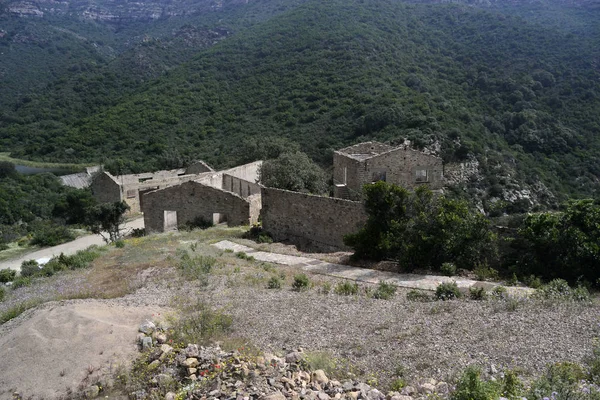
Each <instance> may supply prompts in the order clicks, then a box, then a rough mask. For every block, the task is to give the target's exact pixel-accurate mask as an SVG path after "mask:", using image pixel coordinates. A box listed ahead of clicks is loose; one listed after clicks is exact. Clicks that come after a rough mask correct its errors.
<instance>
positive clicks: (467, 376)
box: [450, 367, 500, 400]
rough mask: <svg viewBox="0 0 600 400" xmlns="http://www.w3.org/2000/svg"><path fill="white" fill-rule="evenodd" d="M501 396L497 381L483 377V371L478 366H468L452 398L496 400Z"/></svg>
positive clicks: (453, 399)
mask: <svg viewBox="0 0 600 400" xmlns="http://www.w3.org/2000/svg"><path fill="white" fill-rule="evenodd" d="M499 397H500V387H499V385H498V384H497V383H495V382H486V381H483V380H482V379H481V371H480V370H479V369H478V368H476V367H467V369H466V370H465V371H464V372H463V374H462V376H461V377H460V379H459V381H458V383H457V385H456V390H455V391H454V392H453V393H452V394H451V395H450V399H451V400H495V399H497V398H499Z"/></svg>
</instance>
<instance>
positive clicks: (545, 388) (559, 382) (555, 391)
mask: <svg viewBox="0 0 600 400" xmlns="http://www.w3.org/2000/svg"><path fill="white" fill-rule="evenodd" d="M585 377H586V374H585V371H584V370H583V368H582V367H581V366H580V365H578V364H574V363H570V362H562V363H556V364H552V365H550V366H549V367H548V368H547V369H546V372H545V373H544V375H542V376H541V377H540V378H538V379H537V380H535V381H534V382H533V383H532V384H531V387H530V388H529V391H528V393H527V396H526V397H527V398H528V399H544V398H556V399H580V398H585V397H584V396H583V393H581V391H580V390H579V388H578V384H579V382H580V381H581V380H582V379H584V378H585Z"/></svg>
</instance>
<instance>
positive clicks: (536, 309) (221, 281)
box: [0, 248, 600, 389]
mask: <svg viewBox="0 0 600 400" xmlns="http://www.w3.org/2000/svg"><path fill="white" fill-rule="evenodd" d="M207 251H211V252H216V250H214V249H209V248H207ZM215 255H217V254H215ZM223 257H228V258H225V260H226V266H225V267H223V268H221V269H219V270H217V271H213V273H211V275H210V283H209V285H208V286H207V287H198V286H194V284H193V283H190V282H183V281H181V280H180V279H176V278H175V277H174V275H167V276H163V275H160V274H159V275H157V277H160V276H163V278H161V279H158V280H157V279H152V278H147V277H146V278H144V274H145V275H152V273H151V271H152V269H147V270H145V271H143V272H141V273H140V275H139V276H141V278H140V279H141V280H142V281H143V282H144V284H143V285H142V286H141V287H140V288H139V289H137V290H136V292H135V293H134V294H131V295H127V296H125V297H123V298H119V299H112V300H103V301H105V302H107V304H119V305H128V306H132V305H133V306H135V305H139V306H161V307H168V306H173V305H177V304H178V303H182V299H184V301H183V303H185V302H187V303H193V301H195V300H194V298H195V297H197V296H198V297H199V298H200V299H201V300H202V301H204V302H205V303H207V304H210V305H212V306H213V307H216V308H222V309H223V310H224V311H225V312H227V313H229V314H231V315H232V316H233V321H234V324H233V333H232V335H233V336H235V337H239V338H244V339H247V340H248V341H249V342H250V343H252V344H253V345H255V346H256V347H258V348H260V349H261V350H263V351H269V352H273V353H280V354H283V353H285V352H286V351H287V350H293V349H296V348H298V347H302V348H303V349H304V350H305V351H310V352H312V351H325V352H329V353H331V354H332V355H333V356H335V357H339V358H342V359H345V360H348V362H349V363H350V364H351V365H352V366H353V367H354V368H355V369H356V372H357V373H359V374H365V375H370V374H373V375H375V377H376V378H378V386H379V387H381V388H384V389H385V387H386V385H387V384H389V383H390V381H391V379H393V378H395V376H394V371H396V370H397V369H398V368H399V367H401V368H402V369H403V370H404V371H405V376H406V378H407V380H408V381H414V380H419V379H421V378H435V379H438V380H445V381H453V380H454V379H455V378H456V376H457V374H459V373H460V372H462V370H463V369H464V367H465V366H467V365H470V364H477V365H480V366H482V367H483V368H484V370H485V371H490V369H492V368H491V367H492V366H494V368H493V369H496V370H497V371H502V369H504V368H511V369H514V368H517V369H518V370H519V372H520V374H521V376H522V377H524V378H527V377H531V376H535V375H539V374H540V373H541V372H542V371H543V370H544V369H545V367H546V366H547V364H548V363H553V362H558V361H575V362H581V361H582V360H584V358H585V357H586V356H589V355H590V354H591V351H592V346H593V340H594V338H596V337H599V336H600V312H599V311H600V307H599V306H598V304H597V302H595V303H594V304H593V305H585V304H578V303H569V302H555V303H549V302H542V301H540V300H523V301H519V302H516V301H514V302H511V301H506V300H487V301H469V300H454V301H448V302H425V303H421V302H411V301H408V300H407V299H406V293H407V292H408V291H407V290H403V289H398V292H397V294H396V296H395V298H393V299H392V300H376V299H371V298H368V297H366V296H365V295H364V294H362V295H358V296H349V297H347V296H339V295H335V294H333V293H329V294H323V293H322V290H321V289H322V287H323V286H322V284H323V283H329V284H330V285H331V286H332V287H333V286H335V284H336V283H337V282H340V280H339V279H336V278H330V277H324V276H310V278H311V280H312V281H313V282H314V283H315V286H314V287H313V288H311V289H309V290H307V291H305V292H295V291H292V290H291V288H290V284H291V278H290V277H291V276H292V275H293V274H294V273H295V271H294V269H293V268H292V267H276V270H275V271H273V270H268V271H267V270H266V269H265V268H264V265H263V266H261V264H259V263H252V262H250V261H241V260H239V259H236V257H235V255H233V254H229V255H227V254H223ZM270 268H273V267H270ZM149 271H150V272H149ZM280 272H283V273H285V274H286V275H287V280H286V283H285V284H284V285H283V286H284V287H283V288H282V289H280V290H276V289H274V290H268V289H265V286H266V281H267V280H268V278H269V277H270V276H273V274H279V273H280ZM139 276H138V277H139ZM80 277H81V275H77V274H73V276H71V275H68V274H67V275H65V278H64V279H65V281H64V282H62V284H61V282H59V281H60V280H61V279H59V278H58V277H56V281H48V284H47V285H48V286H46V285H41V286H40V287H37V288H35V289H34V288H31V289H27V290H26V291H24V292H23V297H29V296H33V295H34V293H33V292H34V291H35V290H37V291H45V290H48V291H51V292H52V293H51V295H49V296H48V297H53V295H55V293H56V292H55V291H57V290H58V291H60V288H61V287H68V286H71V287H75V286H77V283H78V279H80ZM54 278H55V277H53V279H54ZM50 282H52V284H50ZM50 286H51V287H50ZM365 287H366V285H365ZM73 301H75V302H78V303H79V302H82V303H85V302H86V301H88V300H73ZM93 301H94V302H97V301H98V300H93ZM6 306H7V305H5V307H6ZM41 307H44V306H41ZM28 315H30V312H29V311H28V312H25V313H24V314H23V315H22V316H20V317H18V318H16V319H15V320H12V321H10V322H8V323H6V324H4V325H2V326H0V335H5V334H8V333H9V332H10V331H11V329H12V327H14V326H18V324H19V321H21V320H23V319H24V318H28ZM132 340H134V338H132ZM74 351H75V350H74Z"/></svg>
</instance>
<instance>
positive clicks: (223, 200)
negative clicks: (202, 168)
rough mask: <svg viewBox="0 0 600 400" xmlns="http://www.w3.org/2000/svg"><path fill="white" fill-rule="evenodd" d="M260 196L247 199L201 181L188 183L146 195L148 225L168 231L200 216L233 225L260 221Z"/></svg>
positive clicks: (146, 219) (144, 201)
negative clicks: (258, 204) (258, 201)
mask: <svg viewBox="0 0 600 400" xmlns="http://www.w3.org/2000/svg"><path fill="white" fill-rule="evenodd" d="M257 197H260V195H251V196H250V197H248V198H247V199H244V198H242V197H241V196H239V195H237V194H235V193H231V192H227V191H225V190H222V189H218V188H214V187H211V186H208V185H204V184H202V183H199V182H194V181H190V182H185V183H182V184H180V185H177V186H171V187H168V188H165V189H161V190H155V191H152V192H149V193H146V194H144V196H143V198H144V200H143V203H144V209H143V211H144V226H145V228H146V231H147V232H164V231H165V230H169V228H170V227H173V223H174V224H175V227H179V226H182V225H184V224H186V223H188V222H192V221H194V220H196V219H197V218H202V219H204V220H207V221H214V222H225V221H226V222H227V224H228V225H229V226H236V225H248V224H252V223H256V221H257V220H258V212H257V205H256V202H257ZM258 200H259V199H258ZM259 207H260V206H259ZM175 213H176V214H175ZM169 219H171V222H169ZM173 219H174V222H173Z"/></svg>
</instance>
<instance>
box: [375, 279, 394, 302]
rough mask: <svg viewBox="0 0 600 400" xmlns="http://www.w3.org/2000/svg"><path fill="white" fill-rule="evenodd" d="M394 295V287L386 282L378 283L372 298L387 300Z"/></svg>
mask: <svg viewBox="0 0 600 400" xmlns="http://www.w3.org/2000/svg"><path fill="white" fill-rule="evenodd" d="M395 295H396V285H394V284H391V283H386V282H383V281H382V282H379V285H378V286H377V289H375V292H373V298H375V299H382V300H389V299H391V298H392V297H394V296H395Z"/></svg>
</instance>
